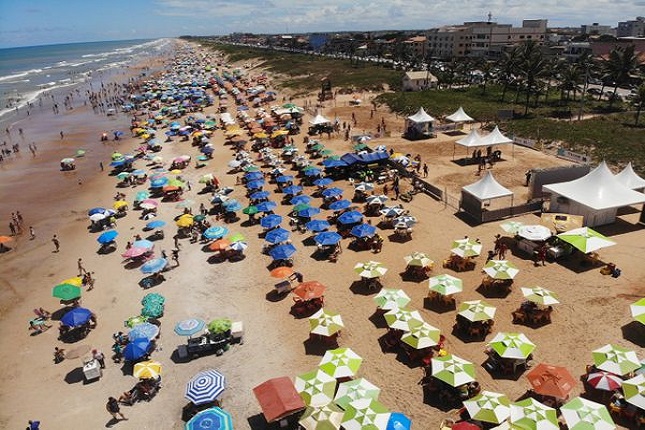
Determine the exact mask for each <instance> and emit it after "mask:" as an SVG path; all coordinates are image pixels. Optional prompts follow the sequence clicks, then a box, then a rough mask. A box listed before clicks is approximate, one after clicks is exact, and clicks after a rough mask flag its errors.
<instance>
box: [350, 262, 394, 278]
mask: <svg viewBox="0 0 645 430" xmlns="http://www.w3.org/2000/svg"><path fill="white" fill-rule="evenodd" d="M354 272H356V273H358V275H359V276H360V277H361V278H369V279H372V278H378V277H379V276H383V275H385V273H386V272H387V268H386V267H385V266H383V263H379V262H377V261H368V262H367V263H358V264H357V265H356V266H354Z"/></svg>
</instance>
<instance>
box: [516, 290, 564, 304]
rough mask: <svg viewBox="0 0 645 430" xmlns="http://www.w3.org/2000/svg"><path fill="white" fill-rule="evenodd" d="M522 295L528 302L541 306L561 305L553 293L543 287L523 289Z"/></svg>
mask: <svg viewBox="0 0 645 430" xmlns="http://www.w3.org/2000/svg"><path fill="white" fill-rule="evenodd" d="M522 294H523V295H524V297H526V299H527V300H529V301H531V302H533V303H537V304H539V305H544V306H549V305H555V304H558V303H560V302H559V301H558V299H557V298H556V297H555V294H554V293H553V291H551V290H547V289H546V288H542V287H528V288H525V287H522Z"/></svg>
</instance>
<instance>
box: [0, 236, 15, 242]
mask: <svg viewBox="0 0 645 430" xmlns="http://www.w3.org/2000/svg"><path fill="white" fill-rule="evenodd" d="M12 240H13V237H11V236H0V243H7V242H11V241H12Z"/></svg>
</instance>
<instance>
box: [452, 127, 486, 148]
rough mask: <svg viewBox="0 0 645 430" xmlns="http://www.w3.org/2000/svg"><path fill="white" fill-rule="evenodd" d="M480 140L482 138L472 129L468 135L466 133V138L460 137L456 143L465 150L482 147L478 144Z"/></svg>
mask: <svg viewBox="0 0 645 430" xmlns="http://www.w3.org/2000/svg"><path fill="white" fill-rule="evenodd" d="M481 140H482V137H481V135H480V134H479V133H477V130H475V129H472V130H470V133H468V136H466V137H462V138H461V139H459V140H457V142H456V143H458V144H459V145H461V146H465V147H467V148H472V147H477V146H482V144H481V143H480V142H481Z"/></svg>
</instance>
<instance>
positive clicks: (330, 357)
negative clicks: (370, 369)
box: [318, 348, 363, 378]
mask: <svg viewBox="0 0 645 430" xmlns="http://www.w3.org/2000/svg"><path fill="white" fill-rule="evenodd" d="M362 362H363V358H362V357H361V356H360V355H358V354H356V353H355V352H354V351H353V350H352V349H351V348H336V349H330V350H328V351H327V352H325V355H324V356H323V358H322V360H320V364H318V367H319V368H320V370H322V371H323V372H325V373H327V374H329V375H331V376H333V377H334V378H345V377H352V376H354V375H356V372H358V369H359V368H360V367H361V363H362Z"/></svg>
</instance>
